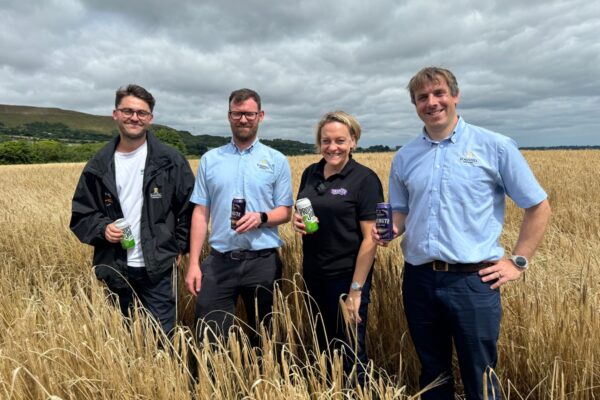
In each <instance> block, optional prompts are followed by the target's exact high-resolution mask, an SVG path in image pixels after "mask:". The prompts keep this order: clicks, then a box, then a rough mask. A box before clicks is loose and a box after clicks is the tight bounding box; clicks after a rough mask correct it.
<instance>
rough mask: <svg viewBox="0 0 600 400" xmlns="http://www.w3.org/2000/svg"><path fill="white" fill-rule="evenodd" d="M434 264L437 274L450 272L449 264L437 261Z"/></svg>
mask: <svg viewBox="0 0 600 400" xmlns="http://www.w3.org/2000/svg"><path fill="white" fill-rule="evenodd" d="M432 264H433V270H434V271H435V272H448V263H447V262H444V261H438V260H435V261H433V263H432Z"/></svg>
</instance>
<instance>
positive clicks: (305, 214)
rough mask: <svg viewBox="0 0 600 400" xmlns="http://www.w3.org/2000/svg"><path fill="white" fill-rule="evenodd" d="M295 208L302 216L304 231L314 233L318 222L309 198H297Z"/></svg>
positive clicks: (317, 227)
mask: <svg viewBox="0 0 600 400" xmlns="http://www.w3.org/2000/svg"><path fill="white" fill-rule="evenodd" d="M296 210H298V214H300V215H301V216H302V221H303V222H304V230H305V231H306V233H315V232H316V231H317V230H318V229H319V223H318V222H317V217H315V212H314V210H313V208H312V204H311V203H310V200H309V199H307V198H303V199H298V201H296Z"/></svg>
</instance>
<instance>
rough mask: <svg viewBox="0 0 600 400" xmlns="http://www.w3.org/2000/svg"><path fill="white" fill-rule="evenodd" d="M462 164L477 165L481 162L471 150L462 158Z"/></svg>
mask: <svg viewBox="0 0 600 400" xmlns="http://www.w3.org/2000/svg"><path fill="white" fill-rule="evenodd" d="M460 162H461V163H463V164H471V165H475V164H478V163H479V160H478V159H477V157H476V156H475V153H473V152H472V151H471V150H468V151H467V152H466V153H465V155H464V156H463V157H461V158H460Z"/></svg>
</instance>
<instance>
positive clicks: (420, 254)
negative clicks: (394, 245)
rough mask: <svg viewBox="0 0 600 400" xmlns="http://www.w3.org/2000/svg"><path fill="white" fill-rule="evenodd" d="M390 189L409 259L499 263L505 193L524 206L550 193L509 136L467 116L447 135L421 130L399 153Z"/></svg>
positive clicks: (413, 262) (535, 203)
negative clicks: (433, 135) (440, 137)
mask: <svg viewBox="0 0 600 400" xmlns="http://www.w3.org/2000/svg"><path fill="white" fill-rule="evenodd" d="M389 188H390V194H389V198H390V203H391V205H392V210H393V211H396V212H400V213H403V214H406V215H407V217H406V221H405V234H404V238H403V240H402V249H403V253H404V258H405V260H406V261H407V262H409V263H411V264H424V263H426V262H430V261H433V260H442V261H446V262H450V263H475V262H480V261H492V260H498V259H500V258H502V256H503V255H504V249H503V248H502V246H500V243H499V242H498V239H499V237H500V233H501V232H502V225H503V222H504V206H505V196H506V195H508V196H509V197H510V198H511V199H512V200H513V201H514V202H515V203H516V204H517V205H518V206H519V207H521V208H529V207H532V206H534V205H537V204H539V203H541V202H542V201H543V200H544V199H546V197H547V195H546V193H545V192H544V190H543V189H542V188H541V186H540V185H539V183H538V182H537V180H536V179H535V176H534V175H533V173H532V171H531V169H530V168H529V165H528V164H527V161H526V160H525V158H524V157H523V155H522V154H521V152H520V151H519V149H518V148H517V145H516V143H515V142H514V141H513V140H512V139H510V138H508V137H506V136H503V135H500V134H498V133H495V132H492V131H489V130H486V129H483V128H480V127H477V126H474V125H470V124H467V123H466V122H465V121H464V120H463V119H462V118H459V120H458V123H457V125H456V128H455V130H454V133H453V134H452V135H451V136H450V137H449V138H448V139H446V140H444V141H441V142H435V141H432V140H431V139H430V138H429V136H428V135H427V133H426V132H425V131H423V132H422V133H421V135H420V136H419V137H417V138H416V139H413V140H412V141H411V142H409V143H408V144H407V145H405V146H403V147H402V148H401V149H400V150H398V152H397V153H396V155H395V156H394V159H393V161H392V168H391V171H390V181H389Z"/></svg>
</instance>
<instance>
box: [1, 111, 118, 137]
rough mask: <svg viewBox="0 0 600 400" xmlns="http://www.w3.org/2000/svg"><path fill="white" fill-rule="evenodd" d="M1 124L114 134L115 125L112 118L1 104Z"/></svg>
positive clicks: (9, 126) (14, 126) (13, 126)
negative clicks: (46, 125)
mask: <svg viewBox="0 0 600 400" xmlns="http://www.w3.org/2000/svg"><path fill="white" fill-rule="evenodd" d="M0 122H1V123H2V124H4V126H5V127H6V128H16V127H19V126H25V125H26V124H30V123H34V122H47V123H50V124H57V123H60V124H64V125H66V126H67V127H68V128H70V129H72V130H81V131H94V132H97V133H103V134H105V135H107V136H110V135H112V134H113V131H114V130H115V123H114V121H113V119H112V117H110V116H100V115H92V114H86V113H82V112H78V111H70V110H62V109H60V108H45V107H29V106H11V105H5V104H0Z"/></svg>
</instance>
